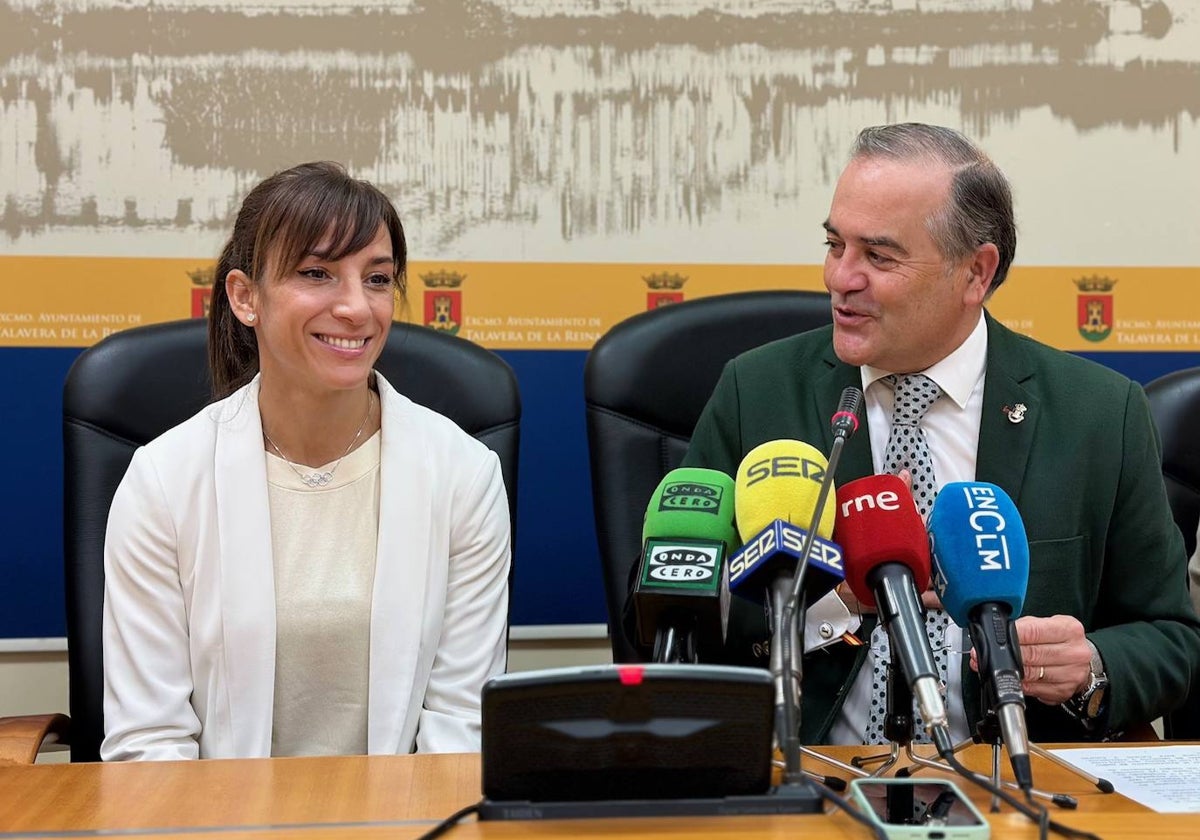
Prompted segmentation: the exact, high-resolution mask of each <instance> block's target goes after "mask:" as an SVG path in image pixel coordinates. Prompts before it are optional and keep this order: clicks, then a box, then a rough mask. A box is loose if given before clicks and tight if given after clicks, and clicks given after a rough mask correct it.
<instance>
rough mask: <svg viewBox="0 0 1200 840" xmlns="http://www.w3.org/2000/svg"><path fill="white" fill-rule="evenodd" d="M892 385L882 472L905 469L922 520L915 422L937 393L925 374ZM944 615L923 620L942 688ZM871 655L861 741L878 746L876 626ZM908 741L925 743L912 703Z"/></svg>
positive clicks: (932, 483)
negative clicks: (892, 403)
mask: <svg viewBox="0 0 1200 840" xmlns="http://www.w3.org/2000/svg"><path fill="white" fill-rule="evenodd" d="M886 378H887V381H888V382H890V383H892V385H893V386H894V387H895V407H894V408H893V410H892V431H891V435H890V436H889V437H888V442H887V448H886V449H884V456H883V471H884V472H886V473H898V472H900V470H902V469H907V470H908V471H909V472H910V473H912V491H913V500H914V501H915V502H916V503H917V510H918V511H919V512H920V513H921V515H922V516H925V515H926V514H928V513H929V509H930V508H931V507H933V500H934V497H936V496H937V477H936V476H935V475H934V473H933V458H932V457H931V456H930V454H929V442H928V441H927V440H925V433H924V432H923V431H922V430H921V426H920V423H921V419H922V418H923V417H924V416H925V412H927V411H929V407H930V406H932V405H933V404H934V403H935V402H936V401H937V398H938V397H940V396H941V395H942V390H941V388H939V387H938V386H937V384H936V383H934V381H933V380H932V379H930V378H929V377H928V376H923V375H921V374H919V373H916V374H909V375H907V376H897V375H895V374H893V375H891V376H888V377H886ZM949 625H950V617H949V616H948V615H946V613H945V612H944V611H943V610H930V611H929V612H928V614H927V615H926V616H925V633H926V635H927V636H929V641H930V646H931V647H932V648H933V661H934V664H935V665H936V666H937V669H938V674H939V678H940V679H941V681H942V685H943V686H944V685H945V684H946V666H947V650H946V648H947V646H946V629H947V627H949ZM871 652H872V654H873V658H874V666H873V670H872V672H871V708H870V711H869V713H868V715H867V731H866V733H865V738H864V742H865V743H868V744H883V743H886V741H887V738H886V736H885V735H884V730H883V724H884V719H885V717H886V715H887V669H888V664H889V663H890V661H891V645H890V644H889V640H888V635H887V631H886V630H884V629H883V626H882V625H876V627H875V629H874V630H873V631H872V632H871ZM913 715H914V720H915V722H916V725H915V727H914V729H915V731H914V736H913V741H915V742H917V743H928V742H929V736H928V735H926V733H925V723H924V721H923V720H921V716H920V714H919V713H918V712H917V711H916V704H914V708H913Z"/></svg>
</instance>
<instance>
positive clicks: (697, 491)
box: [658, 481, 721, 515]
mask: <svg viewBox="0 0 1200 840" xmlns="http://www.w3.org/2000/svg"><path fill="white" fill-rule="evenodd" d="M720 507H721V488H720V487H719V486H718V485H716V484H703V483H701V482H699V481H679V482H676V483H675V484H668V485H667V486H666V487H664V488H663V492H662V498H661V499H660V500H659V503H658V509H659V510H660V511H664V510H687V511H700V512H702V513H711V514H713V515H716V513H717V511H718V510H719V509H720Z"/></svg>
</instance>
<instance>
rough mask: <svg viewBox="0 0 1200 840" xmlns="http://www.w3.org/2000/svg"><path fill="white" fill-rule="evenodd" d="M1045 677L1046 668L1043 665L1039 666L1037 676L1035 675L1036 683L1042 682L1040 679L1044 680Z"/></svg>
mask: <svg viewBox="0 0 1200 840" xmlns="http://www.w3.org/2000/svg"><path fill="white" fill-rule="evenodd" d="M1045 676H1046V666H1045V665H1039V666H1038V675H1037V681H1038V682H1041V681H1042V679H1043V678H1045Z"/></svg>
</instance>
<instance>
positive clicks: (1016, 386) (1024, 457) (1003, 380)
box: [975, 315, 1041, 502]
mask: <svg viewBox="0 0 1200 840" xmlns="http://www.w3.org/2000/svg"><path fill="white" fill-rule="evenodd" d="M986 317H987V324H988V361H987V373H986V379H985V381H984V388H983V416H982V417H981V418H980V423H979V450H978V452H977V454H976V459H975V479H976V480H977V481H988V482H991V483H992V484H995V485H997V486H999V487H1001V488H1002V489H1003V490H1004V491H1005V492H1006V493H1008V495H1009V496H1011V497H1012V500H1013V502H1019V500H1020V497H1021V486H1022V484H1023V483H1024V481H1025V470H1026V468H1027V467H1028V463H1029V453H1030V451H1031V450H1032V448H1033V441H1034V434H1035V432H1036V431H1037V427H1038V423H1039V421H1040V419H1041V417H1040V415H1041V411H1040V408H1041V404H1040V403H1041V401H1040V400H1039V399H1038V396H1037V393H1036V391H1035V389H1034V381H1033V369H1032V366H1031V365H1030V364H1029V360H1028V357H1027V356H1026V354H1025V351H1024V349H1023V348H1022V347H1021V345H1020V340H1019V338H1018V337H1017V336H1016V335H1015V334H1013V333H1012V332H1010V331H1009V330H1008V329H1006V328H1005V327H1004V326H1002V325H1001V324H999V323H998V322H997V321H995V320H994V319H993V318H992V317H991V316H990V315H987V316H986ZM1022 406H1024V408H1023V409H1022Z"/></svg>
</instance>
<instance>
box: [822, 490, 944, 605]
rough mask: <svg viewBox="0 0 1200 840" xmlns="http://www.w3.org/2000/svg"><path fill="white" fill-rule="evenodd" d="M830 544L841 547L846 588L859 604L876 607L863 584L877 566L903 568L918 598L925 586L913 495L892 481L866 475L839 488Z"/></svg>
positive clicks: (922, 537) (924, 548)
mask: <svg viewBox="0 0 1200 840" xmlns="http://www.w3.org/2000/svg"><path fill="white" fill-rule="evenodd" d="M838 496H839V497H840V501H839V503H838V507H837V519H836V524H835V525H834V529H833V539H834V542H836V543H838V545H840V546H841V547H842V552H843V563H844V565H845V569H846V583H848V584H849V585H850V590H851V591H852V592H853V593H854V595H855V597H856V598H858V600H860V601H862V602H863V603H864V604H866V605H867V606H868V607H874V606H875V593H874V591H873V588H872V586H871V585H870V584H869V583H868V582H867V579H868V577H869V576H870V573H871V571H872V570H873V569H874V568H875V567H876V566H878V565H880V564H881V563H902V564H903V565H905V566H907V567H908V569H909V571H910V572H911V573H912V578H913V585H914V586H915V587H916V588H917V591H918V592H924V591H925V589H926V588H927V587H928V586H929V538H928V537H927V536H926V534H925V523H924V522H923V521H922V520H921V514H919V513H917V506H916V504H915V503H914V502H913V498H912V493H911V492H910V491H909V489H908V487H907V486H906V485H905V483H904V482H903V481H902V480H901V479H900V478H899V477H898V476H894V475H869V476H867V477H866V478H860V479H858V480H856V481H851V482H850V483H849V484H845V485H843V486H842V489H841V492H840V493H839V494H838Z"/></svg>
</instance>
